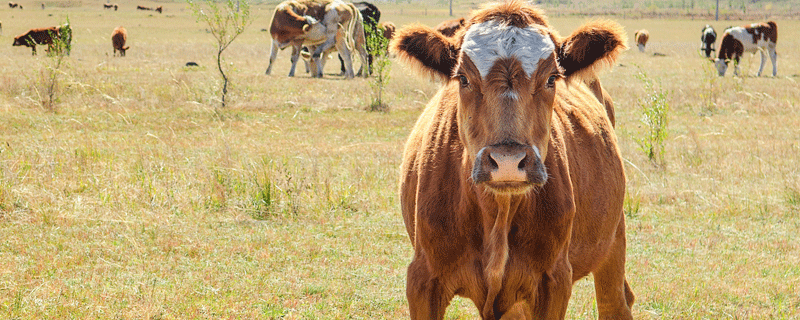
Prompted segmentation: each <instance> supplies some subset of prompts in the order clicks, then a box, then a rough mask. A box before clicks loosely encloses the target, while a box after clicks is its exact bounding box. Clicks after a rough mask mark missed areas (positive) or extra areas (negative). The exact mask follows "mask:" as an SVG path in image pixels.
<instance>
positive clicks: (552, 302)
mask: <svg viewBox="0 0 800 320" xmlns="http://www.w3.org/2000/svg"><path fill="white" fill-rule="evenodd" d="M492 19H500V20H502V21H506V22H507V23H508V24H509V25H514V26H523V27H524V26H527V25H532V24H535V25H539V26H540V27H541V28H542V29H543V30H546V32H549V33H550V36H551V38H552V39H553V40H554V43H555V44H556V52H554V54H553V55H552V56H550V57H549V58H547V59H544V60H540V62H539V64H538V68H537V70H536V71H535V72H533V74H532V75H530V76H528V75H527V74H526V73H525V71H524V69H522V66H521V64H520V62H519V61H517V60H516V59H515V58H513V57H512V58H503V59H500V60H497V61H496V62H495V64H494V66H493V67H492V69H491V70H490V72H489V74H487V75H486V77H485V78H482V77H481V76H480V73H479V72H478V71H477V68H476V67H475V66H474V65H473V64H472V62H471V60H470V59H469V57H468V56H466V55H464V54H461V49H460V47H461V42H462V41H463V34H464V32H459V33H457V34H456V37H455V38H448V37H445V36H443V35H442V34H441V33H439V32H436V31H435V30H433V29H431V28H428V27H424V26H412V27H407V28H403V29H401V30H399V31H398V32H397V34H396V36H395V39H394V40H393V41H392V46H391V48H392V50H393V51H394V52H396V53H397V54H398V56H399V57H401V59H402V60H404V61H406V62H411V63H412V64H413V65H414V66H416V67H417V68H418V69H419V70H420V71H422V73H423V74H430V75H435V76H436V77H439V78H440V79H443V80H444V81H445V85H444V87H442V88H441V89H440V91H439V92H438V93H437V94H436V96H435V97H433V98H432V99H431V101H430V102H429V103H428V105H427V107H426V108H425V110H424V111H423V113H422V115H421V116H420V117H419V120H417V124H416V125H415V126H414V129H413V130H412V132H411V135H410V136H409V139H408V142H407V143H406V148H405V153H404V155H403V164H402V166H401V179H400V181H401V183H400V198H401V207H402V211H403V218H404V221H405V225H406V230H407V232H408V235H409V238H410V240H411V242H412V245H413V246H414V251H415V253H414V258H413V261H412V262H411V264H410V265H409V267H408V279H407V281H408V282H407V290H406V293H407V298H408V301H409V310H410V311H411V318H412V319H442V318H443V317H444V312H445V308H446V307H447V305H448V304H449V301H450V300H451V299H452V298H453V296H454V295H460V296H464V297H467V298H469V299H471V300H472V301H473V302H474V303H475V305H476V306H477V307H478V308H479V309H480V311H481V317H482V318H483V319H522V318H524V319H563V318H564V315H565V312H566V307H567V303H568V300H569V296H570V294H571V288H572V283H574V282H575V281H577V280H579V279H581V278H583V277H585V276H587V275H588V274H589V273H592V274H593V275H594V279H595V287H596V293H597V305H598V311H599V315H600V318H601V319H631V318H632V316H631V312H630V307H631V305H632V304H633V300H634V297H633V293H632V292H631V290H630V287H629V286H628V284H627V281H626V280H625V246H626V244H625V242H626V240H625V222H624V216H623V214H622V203H623V199H624V194H625V173H624V171H623V166H622V158H621V157H620V155H619V150H618V147H617V144H616V137H615V134H614V129H613V120H612V119H613V103H612V102H611V99H610V98H609V97H608V94H607V92H605V90H604V89H603V88H602V86H601V85H600V83H599V80H597V78H596V76H594V73H593V72H592V71H593V69H595V68H596V67H597V66H598V65H606V64H610V63H612V62H613V61H614V59H615V58H616V56H617V55H618V54H619V52H620V51H622V50H624V49H625V48H626V46H625V41H624V39H625V34H624V32H622V28H621V27H620V26H619V25H618V24H616V23H612V22H607V21H606V22H595V23H592V24H589V25H586V26H584V27H582V28H580V29H579V30H577V31H576V32H574V33H573V34H572V35H570V36H569V37H567V38H561V37H560V36H558V34H557V33H556V32H555V30H553V29H552V28H551V27H550V26H549V25H548V24H547V20H546V18H545V16H544V15H543V13H541V11H539V10H538V9H535V8H533V7H530V6H529V5H527V4H525V3H523V2H522V1H513V0H512V1H510V2H506V3H500V4H489V5H487V6H485V7H484V8H482V9H481V10H479V11H478V12H475V13H473V16H472V17H470V19H469V20H468V22H467V24H466V26H465V30H469V27H470V26H471V25H472V24H475V23H480V22H482V21H487V20H492ZM551 76H556V79H557V80H556V82H555V85H553V86H552V87H551V86H549V85H546V83H548V79H551ZM565 80H566V81H565ZM512 89H513V90H516V92H518V95H516V98H514V99H516V100H512V98H508V95H507V94H505V93H507V92H509V90H512ZM533 147H536V148H537V150H539V151H540V152H541V158H538V156H536V155H535V154H534V153H531V152H530V150H533V149H531V148H533ZM492 148H494V149H495V151H497V152H498V154H499V153H502V152H505V151H503V150H505V149H509V150H528V151H525V152H527V153H526V155H524V157H525V158H524V159H529V160H528V161H525V160H523V162H520V164H519V166H520V170H524V171H525V172H526V174H527V176H526V178H525V179H526V180H525V181H526V182H525V183H521V182H519V183H518V182H513V183H511V182H505V181H506V180H502V181H492V180H491V179H488V180H485V182H479V181H484V177H481V176H480V175H479V174H478V175H476V172H479V170H478V169H479V166H480V162H481V160H482V157H483V158H485V157H486V155H485V152H484V151H485V150H487V149H489V150H491V149H492ZM500 149H503V150H500ZM498 150H499V151H498ZM493 152H494V151H493ZM514 152H517V151H514ZM492 154H494V153H492ZM492 154H490V157H494V156H493V155H492ZM511 154H512V155H513V154H514V153H513V152H512V153H511ZM498 159H501V158H498ZM537 161H539V162H538V167H537V164H536V162H537ZM523 167H524V169H523ZM538 169H542V170H546V173H545V174H544V176H542V173H541V172H544V171H541V172H539V171H537V170H538ZM537 172H539V173H537ZM535 179H540V180H539V181H534V180H535Z"/></svg>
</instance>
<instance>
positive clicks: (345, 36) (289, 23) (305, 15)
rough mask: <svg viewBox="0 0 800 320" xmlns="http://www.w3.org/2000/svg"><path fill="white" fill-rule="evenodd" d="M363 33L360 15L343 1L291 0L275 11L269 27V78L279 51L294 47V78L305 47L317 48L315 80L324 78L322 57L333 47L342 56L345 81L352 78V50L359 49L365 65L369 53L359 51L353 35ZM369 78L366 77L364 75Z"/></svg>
mask: <svg viewBox="0 0 800 320" xmlns="http://www.w3.org/2000/svg"><path fill="white" fill-rule="evenodd" d="M358 30H361V34H362V37H363V32H364V31H363V25H362V23H361V14H360V13H359V12H358V10H356V8H355V6H354V5H353V4H351V3H345V2H343V1H340V0H324V1H314V0H289V1H284V2H282V3H280V4H279V5H278V6H277V7H276V8H275V14H274V15H273V18H272V23H271V25H270V35H271V37H272V49H271V54H270V59H269V66H268V67H267V71H266V74H270V73H271V71H272V64H273V63H274V62H275V58H276V57H277V55H278V50H279V49H284V48H286V47H289V46H291V47H292V67H291V69H290V71H289V76H290V77H293V76H294V72H295V68H296V65H297V60H298V59H299V57H300V48H301V46H302V45H307V46H309V47H311V46H313V47H314V52H313V53H312V60H313V62H314V65H315V68H314V70H313V71H314V74H313V75H314V77H322V62H323V61H322V60H323V59H322V57H323V53H324V52H328V51H329V49H330V48H332V47H334V46H335V48H336V50H337V51H339V52H340V53H341V54H342V58H343V59H344V60H345V61H344V62H345V67H346V69H347V72H346V73H345V77H346V78H353V77H354V72H353V65H352V59H351V51H350V50H351V49H353V48H355V49H358V51H359V53H360V56H361V60H362V64H366V50H364V48H363V47H361V48H360V49H359V48H358V47H357V43H356V39H354V38H353V34H358ZM365 74H366V73H365Z"/></svg>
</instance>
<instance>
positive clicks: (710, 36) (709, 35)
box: [700, 25, 717, 58]
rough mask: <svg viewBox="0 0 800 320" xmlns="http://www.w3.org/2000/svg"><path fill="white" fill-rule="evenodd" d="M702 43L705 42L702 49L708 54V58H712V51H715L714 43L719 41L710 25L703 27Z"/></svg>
mask: <svg viewBox="0 0 800 320" xmlns="http://www.w3.org/2000/svg"><path fill="white" fill-rule="evenodd" d="M700 41H702V42H703V47H702V48H700V49H701V50H703V51H704V52H705V53H706V58H711V51H714V42H715V41H717V33H716V32H715V31H714V28H712V27H711V26H709V25H706V26H705V27H703V30H702V33H701V34H700Z"/></svg>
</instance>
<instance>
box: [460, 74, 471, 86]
mask: <svg viewBox="0 0 800 320" xmlns="http://www.w3.org/2000/svg"><path fill="white" fill-rule="evenodd" d="M458 82H459V83H461V87H462V88H466V87H467V86H469V79H467V76H465V75H463V74H460V75H458Z"/></svg>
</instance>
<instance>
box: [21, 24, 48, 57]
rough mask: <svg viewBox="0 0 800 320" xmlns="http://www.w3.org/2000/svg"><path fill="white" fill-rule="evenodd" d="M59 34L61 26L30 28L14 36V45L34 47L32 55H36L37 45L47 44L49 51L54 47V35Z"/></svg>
mask: <svg viewBox="0 0 800 320" xmlns="http://www.w3.org/2000/svg"><path fill="white" fill-rule="evenodd" d="M58 36H59V27H49V28H36V29H31V30H28V32H26V33H23V34H21V35H18V36H16V37H14V44H13V46H25V47H30V48H31V49H32V51H31V55H34V56H35V55H36V45H37V44H39V45H47V46H48V49H47V50H48V51H50V50H52V49H53V37H58Z"/></svg>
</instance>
